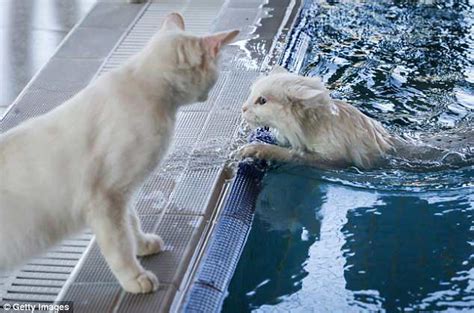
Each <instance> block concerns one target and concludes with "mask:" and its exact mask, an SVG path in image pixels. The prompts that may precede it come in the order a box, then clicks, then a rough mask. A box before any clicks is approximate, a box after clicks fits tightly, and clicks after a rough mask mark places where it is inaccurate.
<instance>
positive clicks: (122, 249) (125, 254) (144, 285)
mask: <svg viewBox="0 0 474 313" xmlns="http://www.w3.org/2000/svg"><path fill="white" fill-rule="evenodd" d="M125 203H126V202H125V201H122V199H121V197H120V196H118V197H115V198H114V199H111V198H110V197H104V198H101V199H100V201H94V207H92V208H91V209H90V211H89V212H88V223H89V225H90V227H91V229H92V231H93V232H94V234H95V238H96V241H97V243H98V245H99V247H100V250H101V252H102V254H103V256H104V258H105V260H106V261H107V264H108V265H109V267H110V269H111V270H112V272H113V274H114V275H115V277H116V278H117V280H118V281H119V283H120V285H121V286H122V288H123V289H124V290H125V291H127V292H131V293H148V292H152V291H156V290H157V289H158V286H159V283H158V279H157V278H156V276H155V274H153V273H152V272H150V271H146V270H145V269H144V268H143V267H142V266H141V264H140V263H139V262H138V260H137V257H136V255H135V254H136V242H135V240H134V235H133V230H132V229H131V222H130V218H129V214H128V210H127V208H126V204H125Z"/></svg>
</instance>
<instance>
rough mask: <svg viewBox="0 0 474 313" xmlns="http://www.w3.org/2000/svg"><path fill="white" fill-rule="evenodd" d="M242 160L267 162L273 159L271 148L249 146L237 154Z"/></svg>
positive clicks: (256, 145) (257, 145) (264, 145)
mask: <svg viewBox="0 0 474 313" xmlns="http://www.w3.org/2000/svg"><path fill="white" fill-rule="evenodd" d="M237 156H238V157H239V158H240V159H245V158H253V159H259V160H266V159H271V158H272V153H271V146H270V145H267V144H248V145H246V146H243V147H242V148H240V150H239V151H238V152H237Z"/></svg>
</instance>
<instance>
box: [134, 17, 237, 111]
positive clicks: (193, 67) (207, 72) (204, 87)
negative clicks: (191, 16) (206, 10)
mask: <svg viewBox="0 0 474 313" xmlns="http://www.w3.org/2000/svg"><path fill="white" fill-rule="evenodd" d="M238 34H239V31H238V30H232V31H226V32H220V33H215V34H211V35H207V36H195V35H193V34H190V33H187V32H186V31H185V25H184V18H183V17H182V16H181V15H180V14H178V13H171V14H169V15H168V16H167V17H166V18H165V19H164V21H163V24H162V26H161V28H160V30H159V31H158V32H157V34H156V35H155V36H154V37H153V39H152V40H151V42H150V44H149V45H148V46H147V48H146V49H145V51H144V54H145V56H146V57H145V58H144V59H146V60H147V61H146V62H144V64H143V67H148V72H150V71H153V70H155V72H159V74H160V75H162V76H164V77H166V79H167V80H168V81H169V82H170V85H172V87H173V88H174V89H176V90H174V91H175V94H176V96H177V97H180V98H181V99H180V101H179V102H180V103H181V104H189V103H193V102H196V101H205V100H206V99H207V97H208V94H209V91H210V90H211V89H212V87H213V86H214V84H215V82H216V81H217V78H218V74H219V69H218V57H219V53H220V50H221V48H222V47H223V46H225V45H227V44H229V43H230V42H232V40H233V39H235V37H237V35H238Z"/></svg>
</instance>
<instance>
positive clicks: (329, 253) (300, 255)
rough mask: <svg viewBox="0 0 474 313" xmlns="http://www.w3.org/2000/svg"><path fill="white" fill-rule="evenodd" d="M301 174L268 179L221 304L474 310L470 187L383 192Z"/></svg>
mask: <svg viewBox="0 0 474 313" xmlns="http://www.w3.org/2000/svg"><path fill="white" fill-rule="evenodd" d="M300 169H301V170H302V169H304V168H300ZM295 173H296V171H294V170H293V172H288V171H287V170H286V169H285V168H280V169H276V170H272V171H271V172H270V173H269V174H268V175H267V176H266V177H265V179H264V190H263V193H262V194H261V195H260V197H259V201H258V204H257V205H258V207H257V215H256V219H255V222H254V225H253V228H252V231H251V234H250V237H249V241H248V243H247V245H246V248H245V250H244V253H243V256H242V258H241V260H240V262H239V266H238V269H237V272H236V274H235V276H234V278H233V280H232V283H231V286H230V288H229V296H228V298H227V299H226V302H225V305H224V310H223V312H247V311H256V312H267V311H268V312H270V311H279V312H360V311H387V312H399V311H402V310H429V311H433V310H444V309H451V310H455V309H474V300H473V299H474V271H473V270H472V268H473V265H474V264H473V260H474V251H473V249H472V242H474V230H473V229H472V224H473V222H474V217H473V209H474V205H473V203H474V201H473V200H474V193H473V192H472V190H470V189H468V188H465V189H460V190H457V191H447V190H445V191H439V192H436V193H434V192H418V193H409V192H403V193H399V192H390V191H379V192H376V191H373V190H363V189H357V188H351V187H344V186H341V185H335V184H332V183H325V182H321V181H320V180H317V179H315V178H311V177H306V178H305V177H302V176H300V175H297V176H295V175H294V174H295Z"/></svg>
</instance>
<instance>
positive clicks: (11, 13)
mask: <svg viewBox="0 0 474 313" xmlns="http://www.w3.org/2000/svg"><path fill="white" fill-rule="evenodd" d="M95 2H96V0H0V116H2V115H3V112H4V111H5V110H6V108H7V107H8V106H9V105H10V104H11V103H12V102H13V101H14V100H15V98H16V97H17V96H18V94H19V93H20V92H21V90H22V89H23V88H24V87H25V86H26V84H27V83H28V82H29V81H30V79H31V78H32V77H33V76H34V75H35V73H36V72H37V71H38V70H39V69H40V68H41V67H42V66H43V65H44V64H45V63H46V62H47V61H48V59H49V58H50V57H51V56H52V55H53V53H54V51H55V50H56V48H57V47H58V45H59V44H60V42H61V40H63V38H64V37H65V36H66V35H67V33H68V32H69V31H70V30H71V28H72V27H73V26H74V25H75V24H76V23H77V22H78V21H79V20H80V19H81V18H82V17H83V16H84V15H85V14H86V13H87V12H88V11H89V9H90V8H91V7H92V5H93V4H94V3H95Z"/></svg>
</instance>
